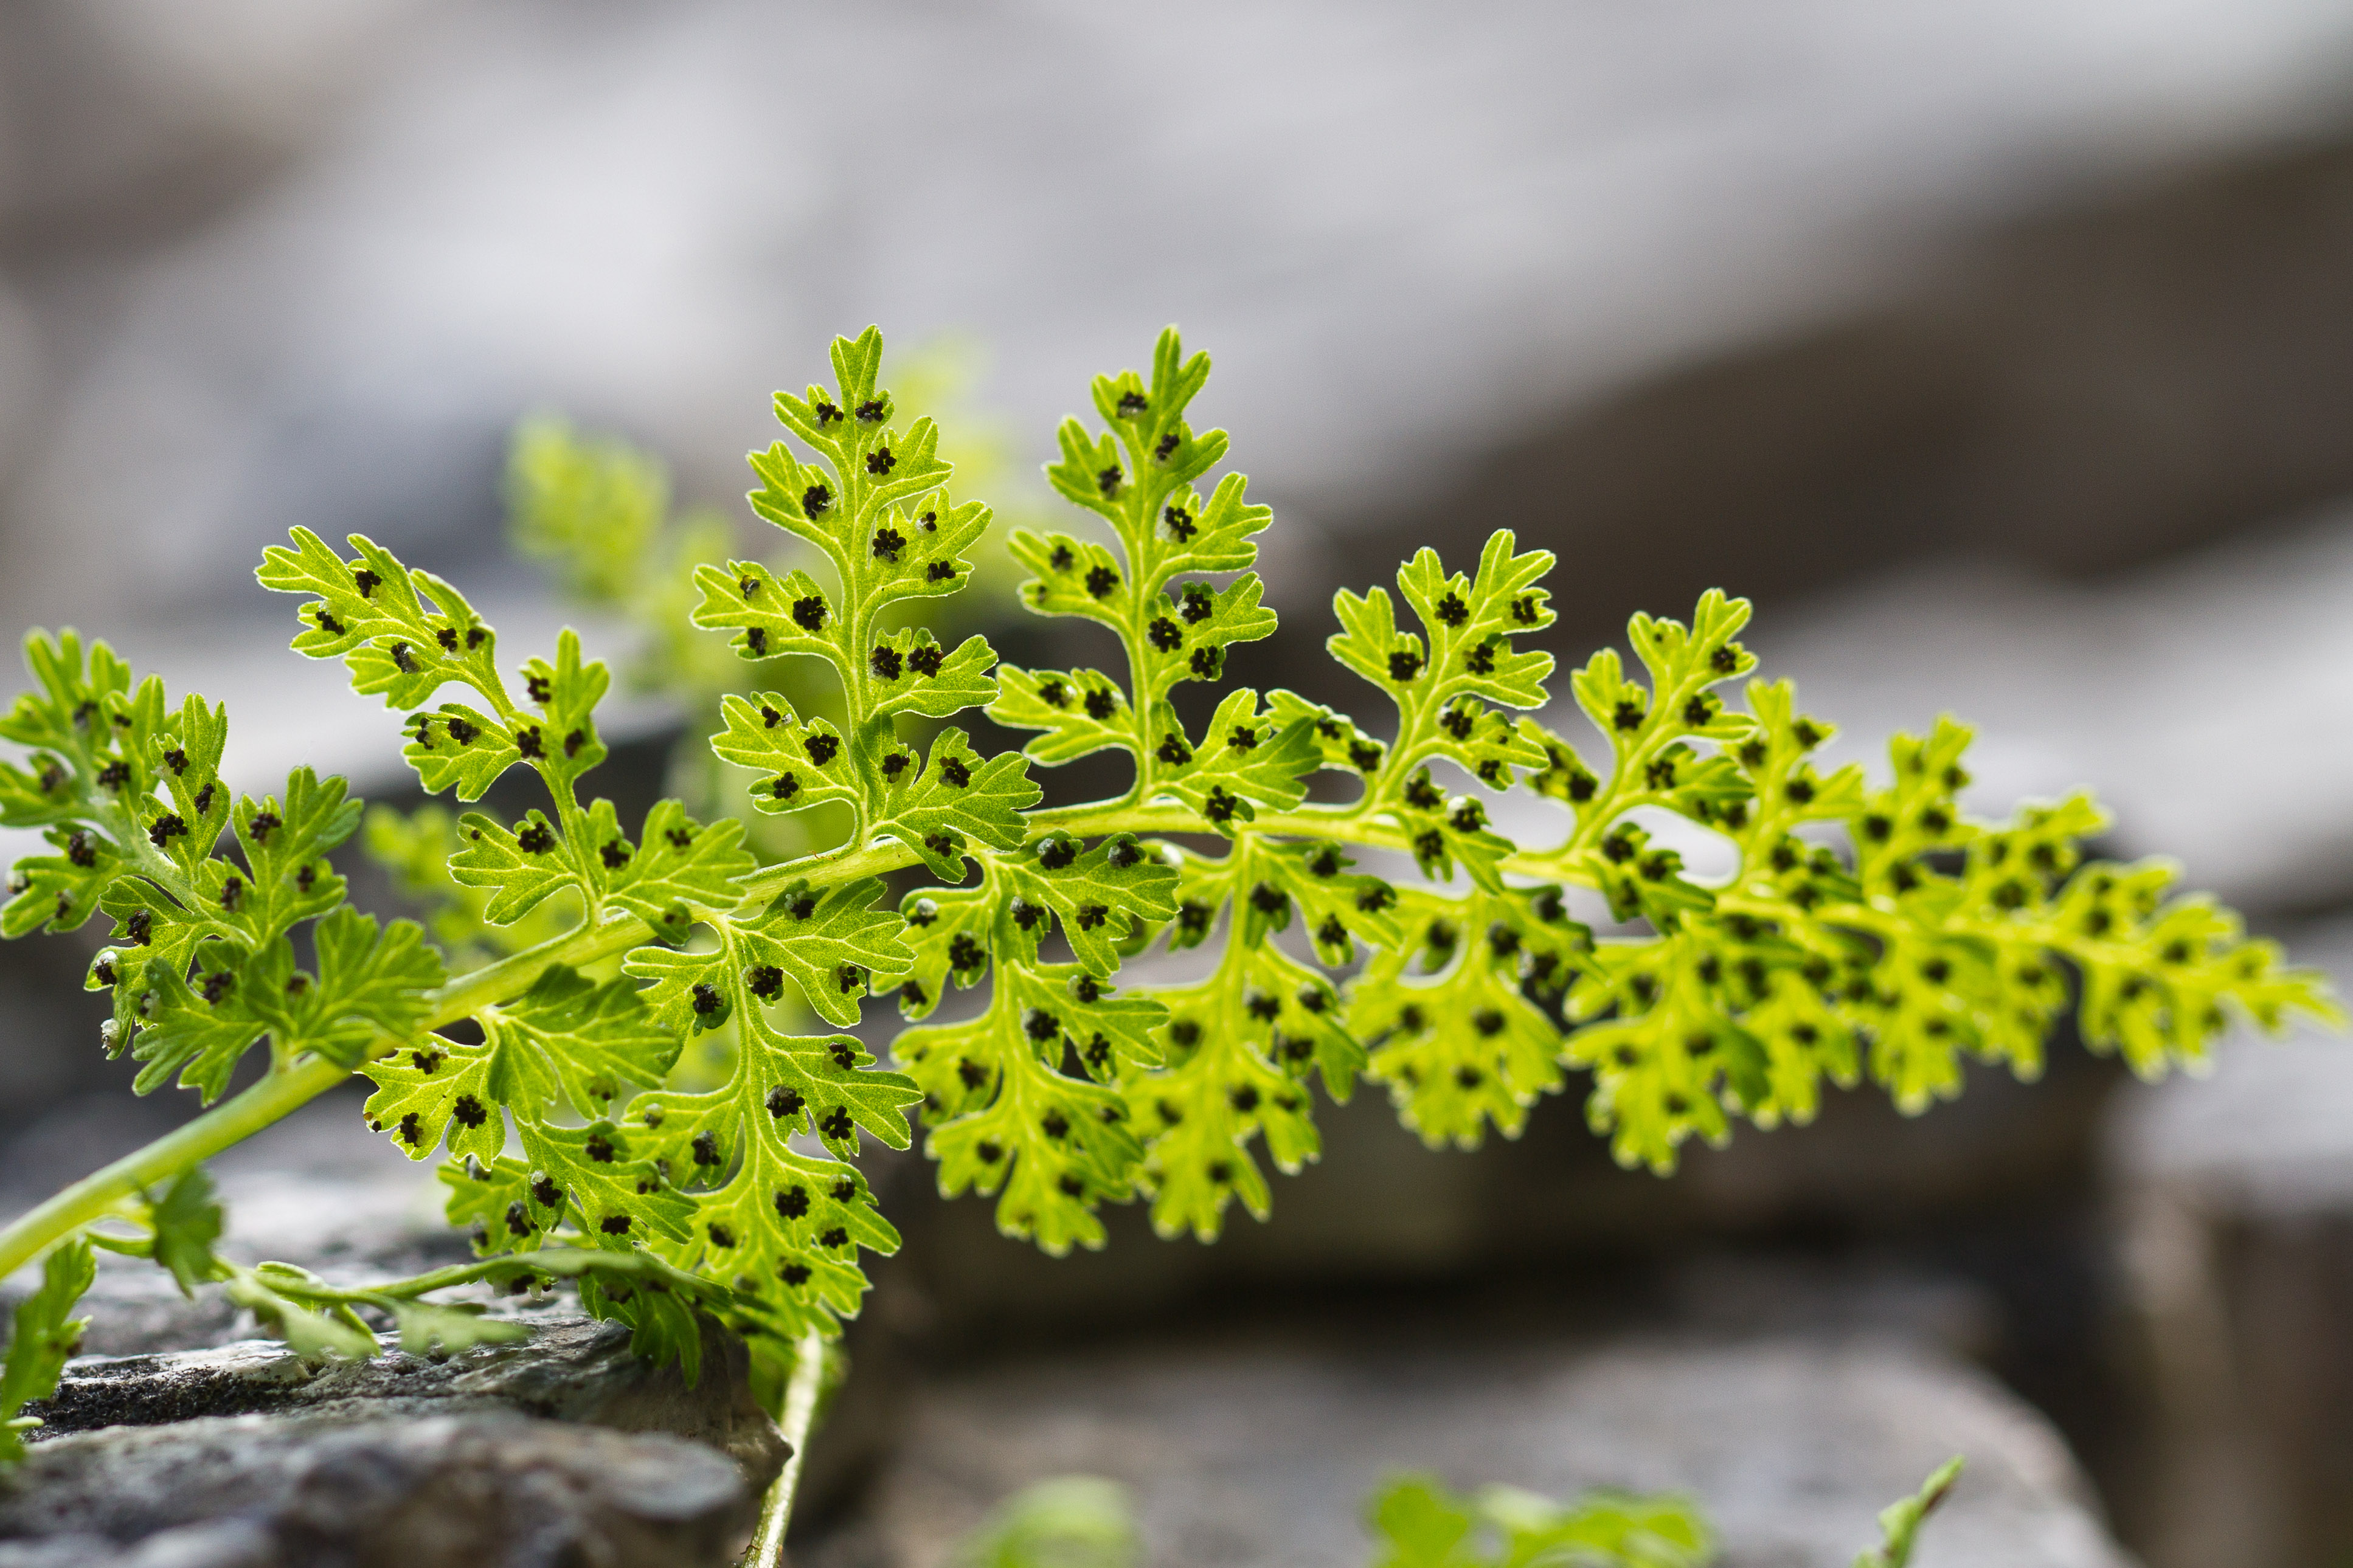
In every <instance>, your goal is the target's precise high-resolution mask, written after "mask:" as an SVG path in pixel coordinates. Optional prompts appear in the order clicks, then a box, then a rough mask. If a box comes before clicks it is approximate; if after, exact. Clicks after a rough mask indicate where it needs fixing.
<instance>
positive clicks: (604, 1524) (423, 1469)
mask: <svg viewBox="0 0 2353 1568" xmlns="http://www.w3.org/2000/svg"><path fill="white" fill-rule="evenodd" d="M756 1496H757V1494H756V1493H755V1492H754V1491H753V1490H752V1489H750V1488H748V1487H747V1486H746V1485H745V1483H744V1476H743V1474H742V1473H741V1471H740V1470H738V1468H736V1467H735V1466H734V1465H733V1464H731V1463H729V1462H728V1461H727V1460H726V1459H725V1458H723V1457H722V1456H720V1455H718V1454H715V1453H713V1452H712V1450H711V1449H709V1448H707V1447H703V1446H702V1445H701V1444H697V1443H691V1442H686V1441H683V1440H681V1439H680V1438H677V1437H671V1436H663V1435H659V1434H636V1435H628V1434H623V1433H618V1432H608V1431H603V1430H600V1429H598V1428H596V1427H593V1426H574V1425H571V1424H568V1423H565V1422H560V1421H543V1420H534V1419H533V1418H531V1417H528V1416H522V1415H512V1414H509V1413H503V1412H488V1411H477V1412H470V1413H465V1414H454V1413H453V1414H447V1415H433V1416H428V1417H427V1418H424V1419H409V1418H406V1417H404V1416H401V1415H387V1414H370V1415H357V1416H353V1415H345V1414H340V1413H324V1412H322V1413H318V1414H312V1415H300V1416H266V1415H240V1416H209V1417H205V1418H202V1419H199V1420H195V1421H189V1422H184V1423H181V1424H178V1425H175V1426H168V1427H145V1428H114V1429H109V1430H106V1431H100V1432H92V1433H85V1434H80V1435H76V1436H65V1437H59V1438H56V1439H53V1440H51V1441H49V1442H46V1443H43V1444H41V1445H40V1446H39V1447H37V1448H36V1449H35V1450H34V1452H33V1455H32V1457H31V1458H29V1459H27V1460H26V1464H25V1466H24V1468H22V1469H21V1470H20V1471H18V1472H17V1474H16V1476H15V1477H13V1478H11V1479H8V1480H7V1481H6V1482H5V1483H0V1540H12V1541H21V1539H22V1538H25V1537H32V1538H35V1542H36V1543H33V1544H17V1545H14V1546H10V1547H0V1552H5V1551H13V1552H15V1553H16V1555H15V1556H14V1557H13V1558H12V1557H6V1556H0V1564H21V1565H23V1568H31V1565H33V1564H42V1565H44V1568H46V1565H47V1564H49V1563H58V1562H62V1561H67V1560H70V1561H74V1562H76V1563H82V1564H107V1565H110V1568H133V1565H136V1568H166V1565H167V1564H168V1565H169V1568H297V1565H301V1568H328V1565H333V1568H343V1565H346V1564H348V1565H349V1568H376V1565H379V1564H381V1565H385V1568H389V1565H391V1564H399V1565H400V1568H558V1565H559V1564H561V1565H565V1568H571V1565H574V1564H586V1563H596V1564H600V1565H601V1564H610V1565H612V1568H625V1565H626V1568H719V1565H720V1564H722V1563H727V1562H728V1561H730V1559H731V1555H732V1553H733V1552H735V1551H736V1550H738V1549H739V1548H740V1547H741V1544H742V1542H743V1539H744V1535H745V1534H746V1533H747V1532H748V1531H749V1530H750V1527H751V1524H752V1521H753V1518H754V1511H755V1509H756V1501H755V1499H756ZM97 1542H102V1543H111V1546H112V1548H113V1549H112V1550H111V1551H109V1550H103V1549H101V1550H100V1554H96V1555H85V1556H79V1557H73V1558H71V1559H68V1558H66V1557H65V1556H64V1555H63V1553H64V1552H68V1551H71V1552H90V1550H91V1549H92V1546H93V1544H94V1543H97Z"/></svg>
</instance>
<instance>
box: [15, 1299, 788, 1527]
mask: <svg viewBox="0 0 2353 1568" xmlns="http://www.w3.org/2000/svg"><path fill="white" fill-rule="evenodd" d="M532 1327H533V1333H532V1337H531V1338H530V1339H528V1340H525V1341H521V1342H515V1343H512V1344H497V1345H480V1346H477V1347H475V1348H474V1349H472V1350H470V1351H467V1352H462V1353H460V1354H458V1355H454V1356H450V1357H448V1358H447V1359H446V1360H440V1361H435V1360H430V1359H427V1358H424V1357H419V1356H413V1355H410V1354H408V1353H407V1352H404V1351H397V1350H396V1351H392V1352H388V1353H386V1354H385V1355H381V1356H378V1357H376V1358H375V1359H374V1360H372V1361H364V1362H331V1363H327V1364H326V1365H325V1366H323V1367H319V1368H312V1367H310V1366H307V1365H305V1364H304V1363H303V1362H302V1360H301V1358H300V1357H299V1356H296V1355H295V1354H294V1353H293V1352H290V1351H289V1350H288V1349H287V1348H286V1347H285V1346H284V1345H282V1344H280V1343H278V1342H275V1341H270V1340H247V1341H243V1342H237V1343H233V1344H228V1345H224V1346H221V1347H219V1348H217V1349H214V1350H199V1351H187V1352H167V1353H158V1354H150V1355H136V1356H121V1357H111V1356H85V1357H82V1358H79V1359H78V1360H76V1361H74V1362H72V1363H69V1365H68V1366H67V1368H66V1373H65V1376H64V1377H63V1378H61V1379H60V1380H59V1381H58V1391H57V1393H56V1394H55V1395H54V1396H52V1397H51V1398H48V1399H46V1400H42V1401H40V1402H38V1403H37V1404H35V1405H30V1406H27V1412H28V1413H29V1414H31V1415H38V1416H40V1417H41V1418H42V1420H43V1421H44V1422H45V1423H46V1426H44V1427H43V1428H42V1430H41V1432H40V1433H39V1434H37V1437H38V1442H39V1445H40V1446H46V1445H47V1443H51V1442H55V1441H58V1436H56V1435H63V1434H67V1433H75V1432H88V1431H92V1430H95V1429H98V1428H100V1427H112V1426H160V1425H162V1424H164V1423H165V1422H174V1421H185V1420H189V1419H192V1418H195V1417H202V1416H222V1415H262V1414H290V1415H316V1416H326V1415H340V1416H342V1417H343V1418H345V1419H353V1418H358V1417H361V1416H363V1415H364V1416H366V1417H367V1418H370V1419H374V1418H377V1417H385V1418H390V1417H396V1416H405V1417H415V1418H426V1417H440V1416H444V1415H456V1414H482V1413H504V1412H511V1413H518V1414H522V1415H533V1416H544V1417H549V1418H553V1419H554V1420H558V1421H564V1422H568V1423H571V1424H574V1425H580V1426H601V1427H605V1428H607V1429H610V1430H613V1431H618V1432H657V1433H664V1434H668V1435H670V1436H680V1437H687V1438H691V1439H693V1440H695V1441H697V1442H701V1443H705V1444H708V1445H709V1446H710V1447H713V1448H717V1449H719V1450H720V1451H722V1452H723V1453H725V1454H727V1455H728V1456H729V1457H730V1458H733V1459H734V1460H735V1461H736V1463H737V1465H738V1466H739V1467H740V1468H742V1470H743V1472H744V1479H745V1481H746V1483H747V1484H749V1485H750V1486H751V1487H752V1488H753V1489H754V1490H755V1491H756V1490H758V1489H763V1488H765V1487H766V1485H767V1484H768V1482H769V1481H771V1480H773V1479H775V1478H776V1472H777V1470H779V1469H780V1468H783V1465H784V1462H785V1456H786V1444H785V1441H784V1438H783V1436H782V1435H781V1434H779V1433H778V1432H777V1430H776V1424H775V1423H774V1422H772V1421H770V1420H769V1419H768V1417H767V1415H766V1414H765V1412H763V1411H762V1410H761V1409H760V1407H759V1405H758V1404H757V1403H756V1402H755V1401H754V1399H753V1397H752V1390H751V1384H750V1381H749V1362H748V1358H747V1357H746V1355H745V1353H744V1346H743V1344H742V1342H740V1341H738V1340H736V1339H734V1338H733V1336H732V1335H729V1334H726V1333H724V1332H723V1331H720V1330H718V1329H716V1328H714V1327H712V1326H711V1325H709V1324H708V1323H706V1324H705V1326H704V1338H703V1347H702V1372H701V1375H700V1377H699V1378H698V1379H697V1380H696V1382H695V1383H694V1384H693V1385H692V1386H691V1387H690V1386H688V1384H687V1382H686V1379H685V1377H684V1375H683V1374H682V1373H681V1372H680V1370H679V1368H678V1367H677V1366H676V1365H675V1364H673V1365H670V1366H665V1367H660V1368H651V1367H649V1366H648V1365H647V1364H646V1363H644V1362H642V1361H640V1360H638V1357H637V1356H636V1355H634V1354H632V1353H631V1352H630V1350H629V1331H628V1329H627V1328H625V1327H623V1326H622V1325H621V1324H618V1323H600V1322H596V1321H594V1320H592V1319H589V1318H586V1317H582V1316H579V1315H578V1314H576V1313H570V1312H565V1311H562V1310H549V1311H547V1312H545V1313H543V1315H542V1316H541V1317H540V1318H539V1319H538V1321H534V1322H533V1325H532Z"/></svg>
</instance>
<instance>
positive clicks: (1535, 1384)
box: [797, 1336, 2129, 1568]
mask: <svg viewBox="0 0 2353 1568" xmlns="http://www.w3.org/2000/svg"><path fill="white" fill-rule="evenodd" d="M1452 1338H1453V1339H1454V1342H1451V1343H1450V1342H1448V1339H1447V1338H1441V1337H1440V1336H1430V1337H1426V1338H1415V1339H1411V1340H1406V1339H1401V1338H1398V1337H1396V1336H1389V1337H1385V1338H1383V1339H1382V1340H1381V1341H1380V1342H1377V1343H1369V1344H1358V1345H1355V1346H1341V1347H1335V1346H1333V1345H1331V1344H1329V1343H1323V1344H1319V1345H1315V1346H1304V1347H1294V1346H1291V1345H1285V1344H1264V1343H1261V1344H1256V1345H1250V1346H1240V1347H1236V1346H1230V1345H1229V1346H1209V1347H1205V1348H1194V1349H1189V1350H1181V1351H1177V1352H1166V1351H1162V1352H1155V1353H1151V1354H1143V1353H1124V1352H1095V1353H1087V1352H1078V1353H1072V1354H1065V1355H1062V1356H1059V1357H1057V1358H1056V1359H1055V1360H1054V1361H1052V1362H1051V1363H1022V1364H1009V1365H1002V1366H999V1367H997V1368H994V1369H991V1370H988V1371H986V1372H982V1373H976V1374H974V1375H969V1376H965V1377H958V1378H950V1379H947V1380H944V1381H943V1382H941V1383H940V1384H937V1385H935V1386H934V1388H932V1389H931V1390H930V1391H929V1392H927V1393H926V1394H923V1396H922V1398H921V1399H920V1401H919V1402H917V1404H916V1405H915V1408H914V1412H913V1417H912V1421H911V1425H910V1430H909V1433H908V1436H907V1437H906V1440H905V1442H904V1445H903V1447H902V1451H901V1453H900V1454H899V1456H898V1457H897V1458H895V1459H894V1460H893V1461H892V1463H891V1465H890V1466H889V1467H888V1468H887V1469H886V1470H885V1471H884V1473H883V1475H882V1477H881V1480H880V1483H879V1485H878V1488H877V1489H876V1492H875V1495H874V1500H873V1503H872V1507H871V1511H870V1512H869V1513H868V1514H867V1515H866V1516H865V1517H864V1518H862V1519H861V1520H860V1521H856V1522H854V1523H851V1524H849V1525H846V1526H844V1527H843V1528H842V1529H840V1530H839V1531H836V1532H835V1533H834V1534H833V1535H831V1536H830V1537H828V1538H826V1539H823V1540H821V1541H818V1542H812V1543H810V1544H809V1545H808V1546H807V1548H805V1549H797V1557H798V1560H799V1561H800V1562H802V1563H804V1564H805V1568H849V1565H850V1564H859V1565H861V1568H880V1565H892V1568H895V1565H899V1564H906V1565H909V1568H913V1565H916V1564H922V1565H924V1568H928V1565H930V1564H932V1563H938V1562H940V1561H942V1560H943V1559H944V1553H945V1552H946V1549H947V1547H948V1545H949V1544H950V1543H951V1542H953V1541H954V1540H955V1538H956V1537H957V1536H958V1535H959V1534H961V1533H962V1532H964V1531H967V1530H969V1529H971V1528H972V1527H973V1525H974V1524H976V1522H977V1521H979V1520H980V1519H981V1517H982V1516H983V1515H984V1514H985V1513H986V1512H987V1510H988V1509H989V1508H990V1507H991V1506H992V1505H994V1504H995V1503H997V1501H999V1500H1001V1499H1003V1498H1004V1497H1005V1496H1006V1495H1008V1493H1010V1492H1013V1491H1015V1490H1017V1489H1019V1488H1021V1487H1023V1486H1026V1485H1029V1483H1031V1482H1034V1481H1036V1480H1039V1479H1043V1478H1045V1477H1048V1476H1052V1475H1057V1474H1067V1473H1073V1472H1078V1473H1085V1474H1091V1475H1100V1476H1107V1477H1110V1478H1112V1479H1115V1480H1118V1481H1121V1482H1123V1483H1124V1484H1126V1485H1127V1486H1129V1487H1130V1488H1132V1489H1134V1494H1135V1496H1136V1498H1137V1500H1138V1503H1139V1507H1140V1512H1141V1518H1142V1524H1143V1530H1144V1534H1145V1543H1146V1559H1147V1561H1148V1562H1150V1563H1152V1564H1153V1565H1154V1568H1193V1565H1195V1564H1198V1565H1201V1568H1209V1565H1212V1564H1214V1565H1216V1568H1230V1565H1233V1564H1240V1563H1282V1564H1285V1565H1289V1568H1310V1565H1322V1564H1331V1565H1333V1568H1340V1565H1342V1564H1345V1565H1347V1568H1356V1565H1357V1564H1360V1563H1363V1562H1364V1561H1365V1560H1366V1539H1365V1536H1364V1532H1363V1530H1362V1526H1361V1525H1360V1523H1359V1520H1360V1514H1361V1509H1362V1505H1363V1501H1364V1499H1365V1497H1366V1494H1367V1493H1368V1492H1369V1491H1370V1490H1371V1489H1372V1488H1373V1487H1374V1486H1375V1485H1376V1484H1377V1482H1379V1481H1380V1480H1381V1479H1382V1478H1383V1477H1385V1476H1387V1475H1389V1474H1391V1473H1394V1472H1396V1471H1399V1470H1429V1471H1435V1472H1438V1473H1439V1474H1440V1475H1442V1476H1443V1477H1445V1478H1446V1479H1448V1480H1450V1481H1451V1482H1453V1483H1455V1484H1457V1485H1462V1486H1469V1485H1479V1484H1485V1483H1488V1482H1504V1483H1508V1484H1512V1485H1515V1486H1521V1487H1526V1488H1529V1489H1534V1490H1536V1491H1539V1492H1543V1493H1546V1494H1548V1495H1552V1496H1555V1497H1566V1496H1568V1495H1570V1494H1573V1493H1576V1492H1577V1491H1579V1490H1582V1489H1587V1488H1591V1487H1597V1486H1619V1487H1630V1488H1635V1489H1642V1490H1682V1491H1687V1492H1689V1493H1691V1494H1693V1495H1694V1496H1695V1497H1697V1498H1698V1499H1699V1500H1701V1501H1702V1503H1703V1504H1704V1508H1705V1510H1706V1511H1707V1513H1708V1514H1709V1516H1710V1517H1711V1518H1712V1519H1713V1520H1714V1521H1715V1525H1716V1527H1717V1529H1718V1531H1720V1533H1721V1536H1722V1538H1723V1541H1724V1542H1725V1556H1724V1559H1723V1568H1846V1564H1848V1563H1851V1562H1852V1559H1853V1555H1854V1553H1855V1552H1856V1551H1857V1550H1858V1549H1859V1548H1860V1547H1861V1546H1862V1545H1863V1544H1864V1543H1866V1542H1871V1541H1873V1540H1875V1539H1876V1532H1875V1529H1874V1525H1873V1519H1874V1516H1875V1515H1876V1513H1877V1511H1878V1510H1880V1509H1881V1508H1882V1507H1883V1506H1885V1505H1886V1504H1887V1503H1888V1502H1890V1501H1892V1500H1894V1499H1895V1498H1896V1497H1898V1496H1900V1495H1902V1494H1904V1493H1905V1492H1908V1491H1911V1490H1913V1489H1916V1488H1917V1486H1918V1485H1919V1482H1920V1480H1921V1479H1922V1478H1923V1477H1925V1476H1926V1474H1927V1473H1928V1471H1929V1470H1930V1469H1932V1468H1934V1467H1935V1466H1936V1465H1937V1464H1938V1463H1940V1462H1942V1461H1943V1460H1944V1459H1946V1458H1948V1457H1950V1456H1951V1455H1953V1454H1955V1453H1960V1454H1966V1455H1967V1456H1968V1460H1969V1468H1968V1475H1967V1477H1966V1478H1965V1479H1964V1480H1963V1482H1962V1484H1961V1487H1960V1489H1959V1490H1958V1491H1957V1493H1956V1494H1955V1496H1954V1498H1953V1500H1952V1501H1951V1503H1950V1504H1949V1506H1948V1507H1947V1510H1945V1511H1943V1512H1941V1513H1940V1514H1939V1515H1938V1516H1937V1519H1936V1523H1935V1526H1934V1528H1933V1529H1932V1530H1931V1531H1929V1533H1928V1538H1927V1541H1926V1544H1925V1545H1924V1546H1923V1548H1922V1550H1921V1551H1920V1552H1919V1555H1918V1556H1917V1558H1916V1559H1915V1564H1916V1568H2128V1563H2129V1559H2127V1558H2126V1556H2125V1555H2124V1554H2123V1553H2122V1552H2120V1551H2119V1549H2118V1548H2117V1547H2116V1546H2115V1545H2114V1544H2113V1543H2112V1542H2110V1541H2109V1539H2108V1538H2107V1536H2106V1533H2105V1531H2104V1529H2103V1528H2102V1526H2101V1524H2100V1523H2099V1521H2098V1520H2097V1518H2096V1516H2095V1514H2094V1511H2093V1510H2092V1507H2091V1505H2090V1504H2089V1503H2088V1502H2087V1500H2086V1497H2087V1493H2086V1491H2085V1489H2084V1484H2083V1481H2082V1479H2081V1477H2080V1475H2079V1473H2078V1472H2077V1470H2076V1468H2075V1466H2074V1463H2073V1460H2072V1459H2071V1458H2069V1457H2068V1455H2067V1452H2066V1450H2065V1448H2064V1447H2063V1445H2062V1444H2061V1443H2060V1442H2059V1440H2058V1438H2057V1437H2056V1436H2055V1435H2054V1434H2053V1433H2052V1431H2051V1429H2050V1428H2049V1426H2046V1425H2045V1424H2044V1423H2043V1422H2042V1420H2041V1418H2040V1417H2038V1416H2036V1415H2034V1414H2033V1413H2032V1412H2031V1411H2030V1410H2028V1409H2027V1408H2026V1407H2025V1406H2024V1405H2021V1403H2020V1402H2019V1401H2017V1400H2016V1399H2015V1398H2013V1397H2011V1396H2010V1395H2009V1394H2005V1393H2003V1392H2002V1391H2001V1390H2000V1388H1999V1387H1997V1386H1996V1385H1995V1384H1993V1383H1992V1382H1991V1381H1990V1380H1989V1379H1987V1378H1986V1377H1984V1376H1983V1375H1981V1374H1979V1373H1976V1372H1973V1371H1970V1370H1968V1369H1965V1368H1963V1367H1961V1366H1959V1365H1957V1363H1953V1362H1951V1361H1949V1360H1947V1359H1945V1358H1943V1357H1941V1356H1938V1355H1936V1354H1935V1353H1933V1352H1928V1351H1926V1350H1923V1349H1921V1348H1918V1347H1915V1346H1907V1345H1904V1344H1902V1343H1899V1342H1893V1341H1878V1342H1873V1341H1869V1340H1852V1341H1850V1342H1846V1343H1843V1344H1839V1343H1830V1342H1824V1341H1822V1340H1820V1339H1808V1338H1802V1337H1789V1338H1782V1339H1777V1340H1765V1341H1756V1342H1746V1343H1739V1344H1727V1343H1723V1342H1716V1343H1693V1342H1683V1343H1676V1342H1662V1341H1647V1342H1645V1341H1620V1342H1611V1343H1605V1344H1591V1343H1588V1344H1584V1345H1576V1344H1568V1343H1564V1342H1558V1341H1549V1342H1547V1341H1540V1340H1539V1341H1527V1342H1497V1341H1496V1340H1494V1339H1493V1337H1492V1336H1479V1339H1478V1342H1476V1343H1475V1344H1474V1343H1472V1342H1469V1338H1468V1336H1454V1337H1452Z"/></svg>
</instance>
